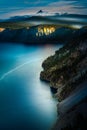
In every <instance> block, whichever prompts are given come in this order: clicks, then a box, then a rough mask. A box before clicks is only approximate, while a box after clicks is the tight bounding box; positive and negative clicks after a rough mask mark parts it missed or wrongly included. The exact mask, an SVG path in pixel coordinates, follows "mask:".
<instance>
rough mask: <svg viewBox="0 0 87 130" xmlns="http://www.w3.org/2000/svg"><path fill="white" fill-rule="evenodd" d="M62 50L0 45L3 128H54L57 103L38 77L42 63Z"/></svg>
mask: <svg viewBox="0 0 87 130" xmlns="http://www.w3.org/2000/svg"><path fill="white" fill-rule="evenodd" d="M60 47H62V45H45V46H29V47H26V46H23V45H17V44H16V45H12V44H9V43H6V44H0V129H3V130H10V129H11V130H49V129H50V128H51V127H52V125H53V123H54V122H55V121H56V118H57V111H56V104H57V101H56V100H55V99H54V98H53V94H52V92H51V90H50V87H49V85H48V84H46V83H44V82H41V81H40V79H39V76H40V72H41V70H42V67H41V64H42V62H43V60H44V59H45V58H47V57H48V56H50V55H52V54H54V53H55V50H57V49H59V48H60Z"/></svg>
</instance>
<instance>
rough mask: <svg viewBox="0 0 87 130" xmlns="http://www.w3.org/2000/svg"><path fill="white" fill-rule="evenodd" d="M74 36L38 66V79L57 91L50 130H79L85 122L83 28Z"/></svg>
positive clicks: (86, 39)
mask: <svg viewBox="0 0 87 130" xmlns="http://www.w3.org/2000/svg"><path fill="white" fill-rule="evenodd" d="M75 33H76V34H75V37H74V38H72V39H71V41H69V42H68V43H67V44H66V45H64V47H63V48H61V49H60V50H59V51H56V52H55V55H53V56H51V57H48V58H47V59H46V60H45V61H44V62H43V63H42V67H43V69H44V70H43V71H42V72H41V74H40V78H41V80H44V81H48V82H49V83H50V86H51V87H53V88H56V89H57V93H56V94H55V97H56V98H58V100H59V101H60V103H58V113H59V118H58V120H57V122H56V124H55V127H54V130H57V129H58V130H71V129H73V130H79V129H80V130H83V129H84V126H85V125H86V121H87V109H84V107H86V108H87V82H86V81H87V29H84V28H83V29H80V30H78V31H77V32H75ZM84 115H85V116H84ZM83 120H84V122H83ZM78 122H81V123H80V124H78ZM83 124H84V125H83ZM86 127H87V126H86Z"/></svg>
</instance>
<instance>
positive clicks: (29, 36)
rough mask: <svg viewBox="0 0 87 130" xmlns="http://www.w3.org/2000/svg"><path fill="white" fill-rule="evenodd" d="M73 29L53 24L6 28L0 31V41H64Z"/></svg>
mask: <svg viewBox="0 0 87 130" xmlns="http://www.w3.org/2000/svg"><path fill="white" fill-rule="evenodd" d="M75 31H76V30H75V29H71V28H65V27H55V26H54V25H52V26H51V25H49V26H46V25H44V26H34V27H30V28H28V27H26V28H21V29H20V28H19V29H12V28H10V29H9V28H7V29H4V30H3V31H1V32H0V42H18V43H26V44H33V43H34V44H35V43H38V44H43V43H46V44H47V43H56V42H57V43H58V42H59V43H62V42H63V43H64V42H65V41H66V40H69V39H70V38H71V37H73V36H74V32H75ZM62 37H63V38H62Z"/></svg>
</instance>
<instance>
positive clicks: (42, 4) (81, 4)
mask: <svg viewBox="0 0 87 130" xmlns="http://www.w3.org/2000/svg"><path fill="white" fill-rule="evenodd" d="M40 9H41V10H44V11H47V12H49V13H65V12H67V13H75V14H86V13H87V0H0V19H3V18H7V17H10V16H17V15H28V14H32V13H36V12H37V11H39V10H40Z"/></svg>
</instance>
